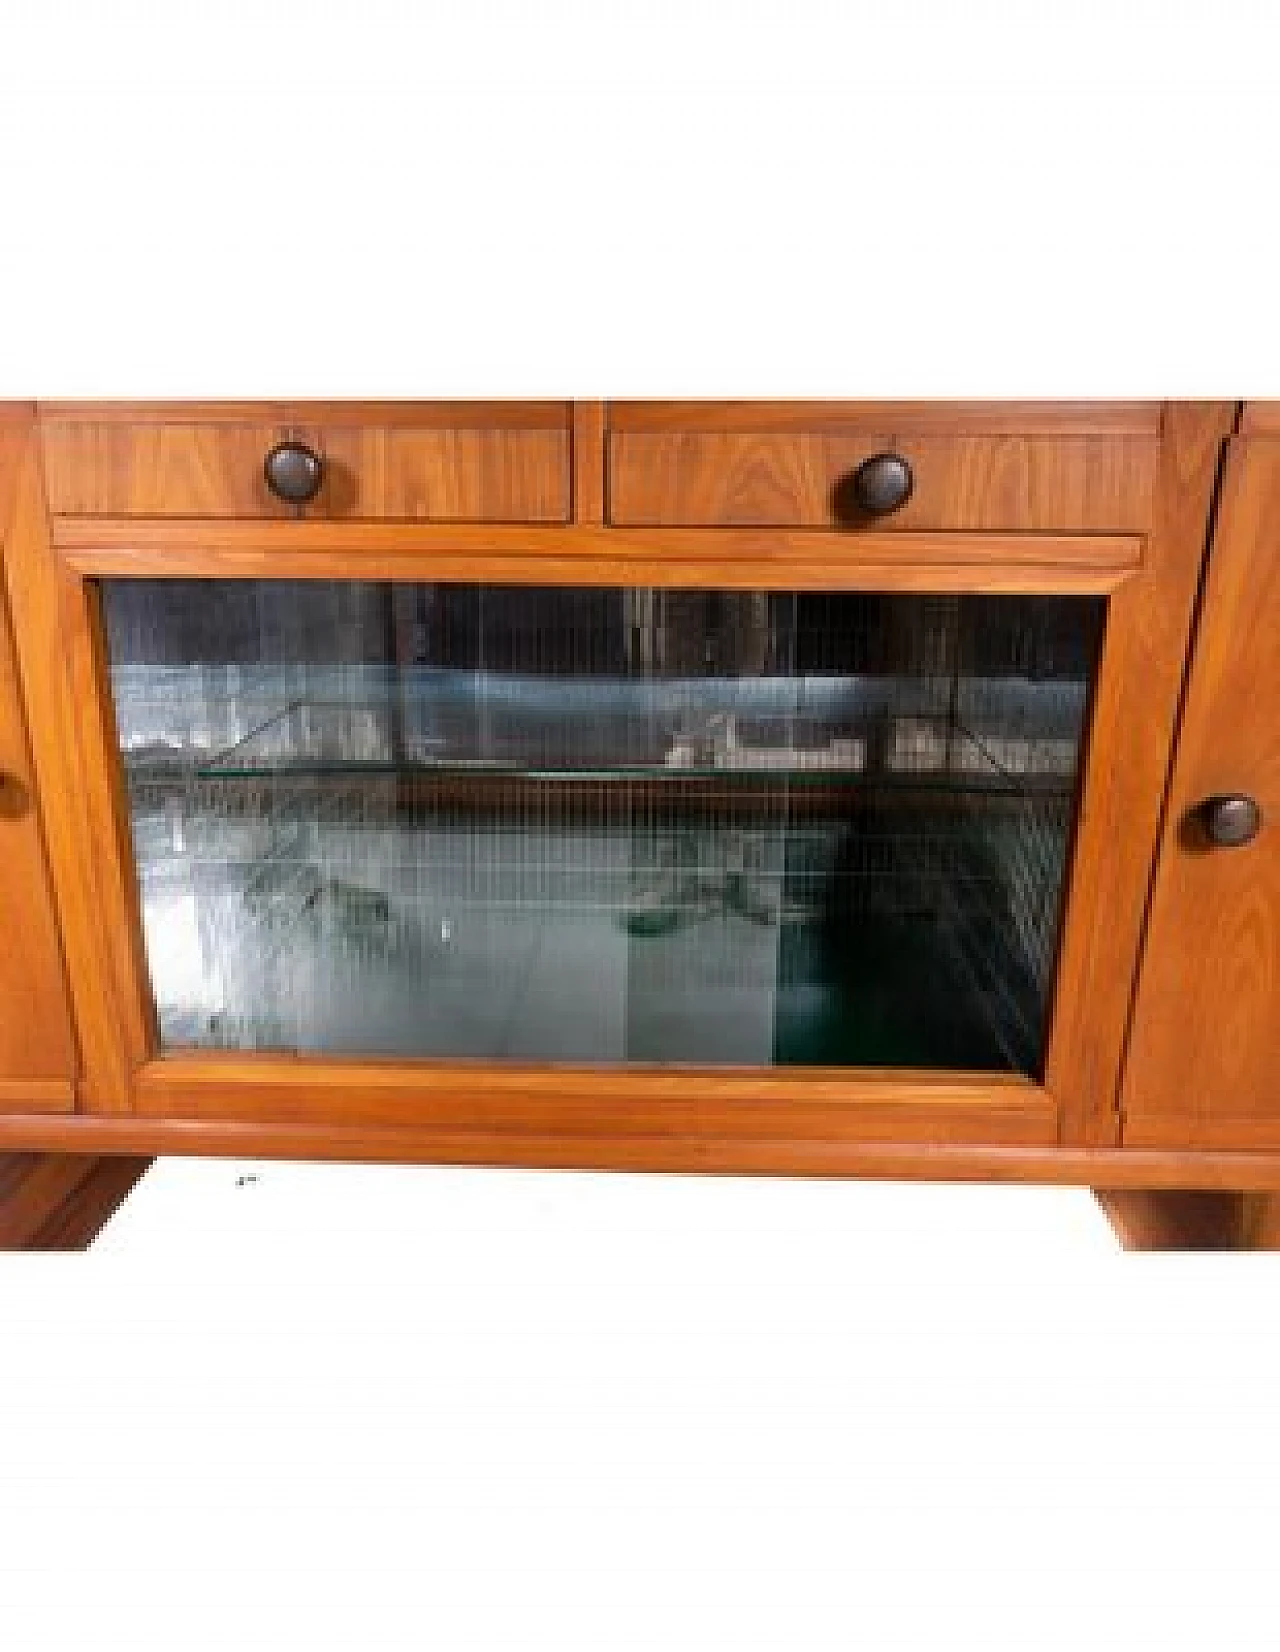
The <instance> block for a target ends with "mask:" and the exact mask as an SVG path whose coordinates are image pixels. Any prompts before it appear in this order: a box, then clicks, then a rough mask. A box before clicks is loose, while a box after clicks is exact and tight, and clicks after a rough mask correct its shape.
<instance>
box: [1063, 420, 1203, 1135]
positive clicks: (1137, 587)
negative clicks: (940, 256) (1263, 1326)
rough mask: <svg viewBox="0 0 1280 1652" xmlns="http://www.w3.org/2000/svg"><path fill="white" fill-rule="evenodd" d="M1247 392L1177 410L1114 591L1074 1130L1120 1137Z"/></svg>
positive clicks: (1080, 946)
mask: <svg viewBox="0 0 1280 1652" xmlns="http://www.w3.org/2000/svg"><path fill="white" fill-rule="evenodd" d="M1234 416H1235V405H1234V404H1233V403H1230V402H1214V403H1203V402H1201V403H1190V402H1186V403H1184V402H1175V403H1170V404H1169V405H1168V407H1167V408H1166V410H1165V419H1164V436H1163V439H1162V442H1161V453H1160V469H1159V475H1158V479H1157V488H1156V518H1155V527H1154V530H1153V532H1152V535H1151V537H1150V540H1149V541H1148V545H1147V554H1146V557H1145V559H1144V564H1143V568H1142V570H1141V572H1140V573H1138V574H1136V575H1135V576H1134V577H1133V578H1132V579H1130V580H1129V581H1128V582H1127V583H1126V584H1125V585H1123V586H1122V587H1121V588H1120V590H1119V591H1117V592H1116V593H1115V594H1114V595H1113V597H1112V599H1111V604H1110V611H1109V616H1108V621H1107V635H1106V641H1105V646H1104V651H1103V659H1102V669H1101V672H1100V675H1099V680H1098V686H1097V691H1096V694H1095V698H1094V717H1093V728H1092V732H1091V737H1090V750H1089V754H1088V760H1087V765H1086V769H1085V779H1084V790H1083V803H1082V808H1081V815H1080V823H1079V831H1078V837H1077V845H1076V856H1075V865H1074V869H1073V872H1072V878H1071V885H1070V889H1069V893H1068V906H1067V922H1066V930H1065V935H1064V941H1063V948H1062V955H1061V959H1060V962H1059V969H1058V984H1057V994H1056V999H1055V1011H1054V1021H1053V1026H1052V1029H1051V1038H1050V1047H1049V1063H1048V1069H1047V1073H1046V1079H1047V1083H1048V1087H1049V1089H1050V1091H1051V1092H1052V1093H1053V1094H1054V1095H1055V1096H1056V1097H1057V1098H1058V1100H1059V1102H1060V1104H1061V1107H1062V1128H1063V1140H1064V1141H1065V1142H1069V1143H1073V1144H1080V1145H1089V1146H1106V1145H1108V1144H1111V1143H1115V1142H1117V1141H1118V1140H1119V1112H1118V1104H1117V1097H1118V1087H1119V1081H1120V1067H1121V1060H1122V1055H1123V1050H1124V1041H1125V1036H1126V1030H1127V1025H1128V1017H1129V1010H1130V1004H1131V999H1132V991H1133V983H1134V978H1135V973H1136V968H1137V961H1138V955H1139V949H1140V946H1141V940H1142V928H1143V921H1144V915H1145V909H1146V900H1147V892H1148V889H1149V886H1150V876H1151V867H1152V863H1153V861H1154V858H1155V851H1156V841H1157V836H1158V832H1159V825H1160V818H1161V811H1162V807H1163V802H1164V794H1165V786H1166V780H1167V776H1168V765H1169V757H1170V749H1171V744H1172V739H1173V730H1174V722H1175V718H1176V714H1177V704H1178V697H1179V693H1180V691H1181V686H1182V681H1183V675H1184V668H1185V660H1186V649H1187V641H1188V637H1189V635H1190V630H1191V618H1192V610H1193V607H1194V603H1195V597H1196V591H1197V588H1198V584H1199V578H1200V570H1201V566H1202V562H1203V557H1204V550H1205V538H1206V534H1207V531H1208V525H1209V517H1210V511H1211V508H1212V502H1213V493H1214V487H1215V484H1216V480H1217V476H1218V469H1219V465H1220V461H1221V455H1222V447H1223V443H1224V441H1225V439H1226V437H1227V435H1228V434H1229V432H1230V429H1231V425H1232V421H1233V419H1234Z"/></svg>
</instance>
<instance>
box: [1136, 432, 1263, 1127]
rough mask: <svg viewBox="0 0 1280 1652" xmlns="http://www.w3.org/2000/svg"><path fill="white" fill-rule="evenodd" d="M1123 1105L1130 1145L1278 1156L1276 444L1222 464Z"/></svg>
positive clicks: (1245, 450) (1243, 445)
mask: <svg viewBox="0 0 1280 1652" xmlns="http://www.w3.org/2000/svg"><path fill="white" fill-rule="evenodd" d="M1215 800H1216V801H1215ZM1123 1108H1124V1139H1125V1141H1126V1142H1128V1143H1130V1144H1133V1145H1143V1146H1156V1145H1168V1146H1183V1145H1185V1146H1205V1147H1209V1146H1213V1147H1219V1146H1220V1147H1240V1148H1249V1147H1270V1148H1276V1147H1280V439H1266V438H1253V439H1249V438H1244V439H1240V440H1237V441H1236V442H1235V443H1233V447H1232V452H1231V454H1230V457H1229V461H1228V467H1227V473H1226V479H1225V484H1224V490H1223V495H1222V502H1221V509H1220V513H1219V520H1218V529H1217V533H1216V535H1215V540H1214V545H1213V549H1212V552H1211V555H1210V560H1209V568H1208V576H1207V583H1206V587H1205V593H1204V601H1203V606H1202V612H1201V617H1200V623H1199V629H1198V632H1197V638H1196V643H1195V651H1194V655H1193V658H1192V664H1191V677H1190V681H1189V684H1188V690H1187V700H1186V706H1185V710H1184V714H1183V724H1182V731H1181V736H1180V740H1179V745H1178V754H1177V758H1176V762H1175V767H1174V774H1173V784H1172V790H1171V794H1170V798H1169V808H1168V812H1167V817H1166V825H1165V831H1164V843H1163V847H1162V851H1161V856H1160V861H1159V865H1158V868H1157V873H1156V882H1155V889H1154V895H1153V905H1152V910H1151V919H1150V924H1149V929H1148V938H1147V946H1146V961H1145V964H1144V967H1143V971H1142V976H1141V981H1140V985H1139V992H1138V999H1137V1005H1136V1014H1135V1019H1134V1025H1133V1035H1132V1041H1131V1045H1130V1056H1129V1061H1128V1066H1127V1070H1126V1074H1125V1083H1124V1092H1123Z"/></svg>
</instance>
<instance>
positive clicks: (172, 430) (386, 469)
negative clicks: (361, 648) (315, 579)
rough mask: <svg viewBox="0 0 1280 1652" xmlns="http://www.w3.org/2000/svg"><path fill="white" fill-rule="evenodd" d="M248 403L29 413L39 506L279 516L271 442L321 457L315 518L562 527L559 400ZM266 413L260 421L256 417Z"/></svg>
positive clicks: (104, 512) (84, 512)
mask: <svg viewBox="0 0 1280 1652" xmlns="http://www.w3.org/2000/svg"><path fill="white" fill-rule="evenodd" d="M274 414H275V410H274V409H269V408H264V407H263V406H261V405H259V406H257V407H256V408H253V409H251V410H250V409H246V410H245V413H244V414H243V415H239V414H237V413H236V412H235V411H231V412H226V413H214V414H211V415H209V416H205V415H204V414H203V413H201V414H199V415H192V414H186V416H183V414H182V413H180V412H179V411H178V410H176V409H175V410H173V411H172V413H171V414H170V416H168V417H155V416H152V417H134V416H133V415H132V414H131V413H128V412H126V413H124V414H122V415H118V416H111V415H103V416H101V417H97V416H95V415H94V413H93V411H92V410H83V409H82V410H80V411H78V412H77V413H76V414H74V415H71V414H66V415H64V414H61V413H58V412H56V411H53V412H50V411H46V412H45V413H44V415H43V416H42V420H41V435H42V440H43V446H44V461H45V476H46V483H47V487H48V491H49V503H50V508H51V509H52V510H53V511H54V513H55V514H59V515H66V516H160V517H164V516H174V517H180V516H193V517H250V518H252V517H281V516H292V515H294V514H296V512H297V510H298V506H297V505H295V504H291V503H289V502H288V501H286V500H282V499H280V498H278V497H276V496H275V495H274V494H273V493H272V491H271V489H270V488H269V487H268V485H267V479H266V475H265V472H264V465H265V461H266V457H267V454H268V453H269V452H270V451H271V449H272V448H273V447H275V446H276V445H277V444H278V443H280V442H282V441H290V442H297V443H300V444H303V445H305V446H306V447H307V448H309V449H311V451H312V452H313V453H314V454H315V455H316V457H317V458H318V460H319V462H320V473H319V474H320V484H319V490H318V492H317V493H316V494H315V496H314V498H313V499H312V500H311V501H310V502H309V503H308V504H307V505H306V507H305V509H306V513H307V514H308V515H310V516H313V517H320V518H351V519H365V520H388V521H436V522H449V521H453V522H563V521H565V520H566V519H567V517H568V513H569V427H568V409H567V406H566V405H565V404H564V403H511V404H508V405H505V406H504V405H502V404H485V405H483V406H482V407H477V408H475V409H474V410H472V409H468V408H466V407H457V406H446V407H444V408H441V407H439V406H436V407H430V406H428V407H424V408H418V407H414V406H402V407H399V408H397V409H395V410H394V411H389V410H386V409H376V410H374V411H373V412H370V413H367V414H365V413H361V412H360V411H356V412H348V411H346V410H343V409H337V410H335V411H333V412H328V411H327V412H326V413H325V414H324V415H323V416H317V415H316V414H315V413H313V412H311V411H310V410H308V409H306V408H299V409H287V408H282V409H280V410H279V416H278V417H277V416H274ZM264 415H265V416H264Z"/></svg>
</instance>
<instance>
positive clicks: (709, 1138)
mask: <svg viewBox="0 0 1280 1652" xmlns="http://www.w3.org/2000/svg"><path fill="white" fill-rule="evenodd" d="M1232 417H1233V406H1232V404H1228V403H1220V404H1167V405H1166V406H1165V407H1164V409H1163V415H1162V421H1161V430H1160V458H1159V480H1158V488H1157V498H1156V505H1155V511H1156V515H1155V520H1154V524H1153V527H1152V530H1151V532H1150V533H1148V534H1145V535H1141V534H1123V535H1114V534H1106V535H1104V534H1073V535H1063V534H1053V533H1031V534H982V533H909V532H895V533H877V532H874V531H872V532H863V533H859V534H858V535H857V536H856V538H855V537H851V536H849V535H847V534H843V533H839V532H827V531H822V530H799V531H788V530H756V529H676V528H659V529H653V530H626V529H616V528H609V527H606V526H604V525H602V524H601V522H600V521H599V519H598V518H599V515H600V514H601V513H600V512H599V509H598V506H599V500H598V490H597V489H596V488H595V486H594V483H593V480H592V479H593V478H594V476H595V475H596V474H597V472H596V468H595V466H594V465H588V464H587V463H586V462H585V460H584V455H583V454H582V453H581V452H579V451H577V450H575V471H574V500H575V510H576V516H577V519H576V520H575V522H573V523H572V524H570V525H568V526H564V527H559V526H553V527H518V526H482V525H474V526H448V525H429V526H428V525H419V526H414V525H402V524H390V523H387V524H350V525H348V524H341V523H323V522H302V521H280V522H239V521H226V520H222V521H216V522H215V521H208V522H205V521H187V522H183V521H163V522H162V521H156V520H130V521H123V520H113V519H100V520H93V521H89V520H82V519H72V518H60V519H56V520H51V519H50V517H49V515H48V512H47V508H46V504H45V498H44V491H43V486H42V481H41V475H40V465H39V456H38V452H37V450H36V447H35V445H34V443H33V444H32V446H31V450H30V452H29V454H28V456H27V460H26V464H25V468H24V473H23V478H22V481H21V484H20V499H19V509H18V521H17V525H16V528H15V531H14V536H13V543H12V544H11V546H10V547H9V552H8V580H9V598H10V603H11V607H12V610H13V613H14V619H15V630H16V632H17V635H18V639H19V651H20V660H21V671H22V677H23V683H24V690H25V695H26V700H27V704H28V717H29V723H30V729H31V739H32V747H33V756H34V765H35V770H36V773H37V777H38V781H39V786H40V790H41V795H42V797H43V799H44V804H45V810H46V816H47V832H48V850H49V858H50V863H51V867H52V871H53V879H54V886H55V892H56V898H57V903H58V908H59V914H60V919H61V925H62V932H63V940H64V948H65V952H66V957H67V965H68V974H69V977H70V982H71V991H72V998H73V1003H74V1008H75V1013H76V1019H77V1026H78V1031H79V1041H80V1052H81V1063H82V1065H81V1072H80V1075H79V1082H78V1085H77V1096H76V1102H77V1108H78V1110H79V1111H80V1112H81V1113H83V1114H91V1115H101V1116H105V1115H113V1116H115V1117H117V1118H128V1117H132V1118H135V1119H150V1120H155V1121H160V1120H165V1121H175V1120H176V1121H182V1122H183V1125H184V1128H186V1127H189V1133H190V1140H191V1142H192V1144H193V1150H196V1149H197V1148H198V1143H199V1140H200V1129H201V1127H202V1126H207V1127H217V1126H221V1125H226V1124H231V1123H240V1124H256V1125H262V1126H266V1127H269V1128H271V1129H272V1130H273V1131H275V1132H276V1135H277V1137H278V1138H279V1139H280V1140H281V1141H282V1142H284V1141H287V1139H288V1134H289V1132H290V1131H291V1130H298V1131H302V1132H307V1133H310V1135H311V1136H312V1138H314V1136H315V1133H316V1132H317V1131H320V1132H323V1131H325V1130H329V1129H331V1130H334V1131H340V1130H342V1129H344V1128H348V1127H358V1128H359V1129H361V1130H363V1131H367V1132H377V1131H385V1132H387V1140H388V1141H390V1140H392V1139H394V1140H395V1141H397V1142H398V1143H399V1144H400V1151H401V1152H402V1153H403V1154H404V1155H405V1156H411V1157H422V1158H433V1157H445V1158H454V1157H459V1156H461V1157H476V1158H479V1159H492V1158H503V1157H510V1158H512V1159H514V1160H516V1161H517V1162H550V1163H559V1162H578V1161H579V1160H583V1161H585V1162H597V1163H606V1164H607V1163H612V1162H617V1163H620V1164H621V1163H626V1162H630V1160H631V1159H632V1158H633V1157H634V1150H633V1148H632V1147H630V1146H629V1145H628V1144H631V1143H634V1142H636V1141H637V1140H641V1141H643V1140H649V1141H653V1140H655V1139H657V1140H660V1141H661V1142H662V1143H663V1144H664V1151H665V1152H666V1155H667V1159H668V1160H669V1161H670V1162H672V1163H673V1164H682V1163H683V1164H687V1167H688V1168H702V1169H714V1168H718V1167H726V1168H727V1167H729V1166H730V1165H732V1164H734V1163H740V1162H741V1161H742V1159H743V1156H744V1153H745V1155H746V1157H747V1158H749V1159H750V1160H751V1162H752V1165H753V1167H754V1168H760V1169H777V1170H780V1171H785V1170H786V1169H788V1168H789V1167H790V1165H791V1164H792V1163H793V1162H794V1161H795V1160H796V1158H797V1156H799V1157H801V1158H803V1157H804V1150H805V1146H806V1144H808V1146H809V1147H811V1148H812V1149H813V1150H814V1153H815V1154H816V1155H817V1156H818V1157H819V1158H820V1157H821V1151H822V1149H823V1148H824V1147H825V1146H827V1145H831V1144H837V1143H844V1142H863V1143H886V1144H887V1143H917V1144H920V1145H921V1146H922V1147H923V1146H926V1145H945V1144H947V1143H981V1144H988V1145H991V1146H993V1147H1008V1148H1051V1147H1053V1146H1055V1145H1058V1144H1064V1145H1073V1146H1080V1147H1107V1146H1111V1145H1114V1144H1115V1143H1116V1141H1117V1140H1118V1134H1117V1114H1116V1093H1117V1088H1118V1082H1119V1075H1120V1066H1121V1056H1122V1051H1123V1044H1124V1037H1125V1029H1126V1024H1127V1018H1128V1013H1129V1005H1130V997H1131V991H1132V985H1133V980H1134V975H1135V970H1136V965H1137V961H1138V954H1139V947H1140V939H1141V931H1142V923H1143V912H1144V906H1145V901H1146V894H1147V887H1148V878H1149V873H1150V867H1151V862H1152V858H1153V854H1154V847H1155V843H1156V838H1157V832H1158V827H1159V820H1160V811H1161V805H1162V799H1163V795H1164V786H1165V778H1166V772H1167V766H1168V760H1169V751H1170V741H1171V738H1172V731H1173V725H1174V717H1175V711H1176V704H1177V698H1178V693H1179V688H1180V684H1181V680H1182V670H1183V662H1184V655H1185V649H1186V645H1187V636H1188V631H1189V627H1190V618H1191V611H1192V606H1193V602H1194V597H1195V591H1196V587H1197V582H1198V579H1199V575H1200V567H1201V560H1202V557H1203V552H1204V545H1205V533H1206V526H1207V519H1208V511H1209V503H1210V500H1211V496H1212V491H1213V486H1214V481H1215V476H1216V474H1217V468H1218V464H1219V457H1220V450H1221V446H1222V442H1223V439H1224V438H1225V436H1226V435H1227V433H1228V431H1229V429H1230V426H1231V421H1232ZM575 430H579V431H582V432H585V433H586V435H587V437H588V439H590V440H596V439H598V440H599V441H600V443H601V446H602V447H603V420H602V419H600V418H599V416H598V415H597V414H596V413H595V412H594V411H593V410H591V409H589V408H588V409H585V410H583V411H582V412H581V414H580V415H576V416H575ZM602 465H603V454H601V473H602ZM593 518H595V519H594V520H593ZM164 576H168V577H192V578H202V579H217V578H256V579H262V578H280V579H300V578H301V579H306V578H316V579H352V578H357V579H373V580H394V579H415V580H431V581H441V580H449V579H465V580H468V581H501V582H503V583H509V584H513V583H522V582H523V583H539V584H544V585H545V584H572V583H590V584H592V585H605V584H616V585H622V584H637V585H645V584H648V585H666V586H681V585H683V586H687V587H697V586H700V585H708V586H709V585H720V586H724V587H728V588H786V589H829V590H874V591H880V592H896V591H909V592H934V591H938V592H966V593H974V594H994V593H1002V592H1017V593H1036V594H1100V595H1103V596H1105V597H1106V598H1107V599H1108V618H1107V625H1106V634H1105V640H1104V647H1103V653H1102V659H1101V664H1100V668H1099V674H1098V678H1097V682H1096V685H1095V691H1094V695H1093V709H1092V717H1091V725H1090V735H1089V743H1088V747H1087V752H1086V762H1085V770H1084V777H1083V789H1082V804H1081V812H1080V816H1079V820H1078V824H1077V830H1076V839H1075V850H1074V855H1073V860H1072V867H1071V871H1070V877H1069V887H1068V897H1067V905H1066V915H1065V921H1064V930H1063V937H1062V944H1061V950H1060V957H1059V964H1058V971H1057V984H1056V991H1055V996H1054V1009H1053V1015H1052V1022H1051V1027H1050V1037H1049V1047H1048V1059H1047V1065H1046V1072H1045V1082H1044V1083H1043V1084H1037V1083H1034V1082H1031V1081H1029V1080H1024V1079H1020V1078H1017V1077H1004V1076H998V1075H997V1076H991V1075H986V1074H978V1075H975V1074H969V1073H936V1072H927V1073H925V1072H912V1071H897V1070H894V1071H846V1070H830V1069H787V1070H777V1069H744V1070H734V1071H730V1070H726V1069H708V1068H665V1069H664V1068H616V1069H614V1068H609V1069H604V1068H579V1067H565V1066H552V1067H536V1066H514V1065H510V1066H509V1065H498V1064H492V1065H489V1064H484V1065H475V1066H472V1065H467V1064H460V1063H449V1062H434V1061H405V1062H399V1061H385V1060H378V1061H362V1060H333V1059H328V1058H324V1057H310V1056H297V1057H294V1056H274V1055H241V1054H236V1055H231V1054H226V1055H224V1054H216V1053H212V1054H205V1053H201V1054H162V1053H161V1052H160V1050H159V1045H158V1037H157V1031H156V1027H155V1024H154V1016H153V1013H152V1009H151V1003H150V988H149V983H148V977H147V972H146V965H145V960H144V957H143V951H142V945H141V934H140V914H139V906H138V901H137V892H136V889H135V887H134V873H133V862H132V856H131V852H130V845H129V837H128V825H127V820H126V818H125V811H124V805H123V781H122V774H121V768H120V764H119V761H118V756H117V753H116V750H115V737H114V728H113V725H112V717H111V706H110V696H109V691H108V686H107V674H106V665H105V657H104V649H103V643H102V637H101V633H100V627H99V617H98V612H97V603H96V592H95V589H94V585H93V581H94V580H95V579H98V578H128V577H164ZM468 1139H470V1140H471V1142H472V1143H473V1147H474V1151H469V1150H468V1147H467V1142H468ZM299 1140H301V1137H299ZM503 1143H507V1144H509V1145H510V1152H509V1153H506V1152H504V1151H503V1147H502V1144H503ZM718 1143H719V1144H722V1145H723V1152H719V1151H718V1150H717V1145H716V1144H718ZM682 1144H683V1145H682Z"/></svg>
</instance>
